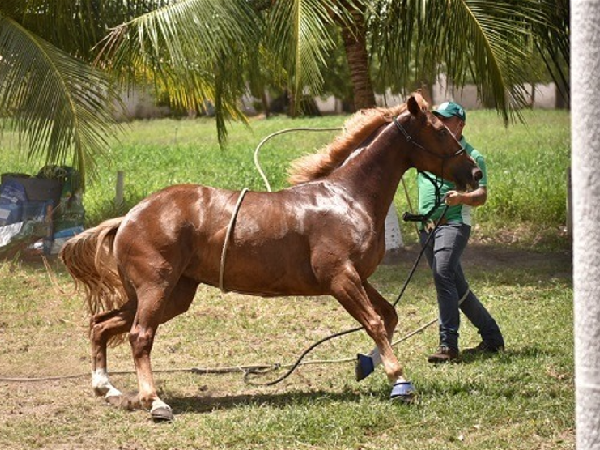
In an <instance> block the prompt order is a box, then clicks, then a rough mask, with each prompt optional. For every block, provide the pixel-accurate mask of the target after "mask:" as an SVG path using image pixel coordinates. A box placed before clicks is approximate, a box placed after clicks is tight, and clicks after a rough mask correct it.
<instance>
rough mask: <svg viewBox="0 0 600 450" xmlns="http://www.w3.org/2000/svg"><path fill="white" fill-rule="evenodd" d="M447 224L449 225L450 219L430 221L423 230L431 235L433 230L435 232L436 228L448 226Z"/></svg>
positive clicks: (443, 218) (424, 225)
mask: <svg viewBox="0 0 600 450" xmlns="http://www.w3.org/2000/svg"><path fill="white" fill-rule="evenodd" d="M438 222H439V223H438ZM447 223H448V219H446V218H445V217H442V218H441V219H438V220H428V221H427V222H425V223H424V224H423V229H424V230H425V231H427V232H428V233H431V232H432V231H433V230H435V227H436V226H442V225H446V224H447Z"/></svg>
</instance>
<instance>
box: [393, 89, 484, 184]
mask: <svg viewBox="0 0 600 450" xmlns="http://www.w3.org/2000/svg"><path fill="white" fill-rule="evenodd" d="M425 105H426V103H424V101H423V99H422V97H421V96H420V95H418V94H416V95H413V96H411V97H410V98H409V99H408V101H407V102H406V106H407V110H408V111H407V112H406V113H404V114H402V115H401V116H399V117H398V118H397V119H396V125H397V126H398V128H399V129H400V131H401V132H402V133H403V134H404V137H405V138H406V140H407V141H409V142H410V143H411V144H412V146H413V147H414V151H411V152H410V159H411V161H412V166H413V167H415V168H416V169H417V170H419V171H427V172H431V173H433V174H435V175H437V176H439V177H442V178H445V179H447V180H450V181H452V182H453V183H454V184H455V185H456V187H457V189H459V190H465V189H466V187H467V186H470V187H472V188H476V187H477V186H478V185H479V180H480V179H481V178H482V176H483V172H482V171H481V169H480V168H479V167H478V166H477V164H475V161H474V160H473V159H472V158H471V157H470V156H469V155H468V154H467V152H465V151H464V149H463V148H462V147H461V145H460V144H459V143H458V141H457V140H456V139H455V137H454V135H453V134H452V133H451V132H450V130H449V129H448V128H446V126H445V125H444V124H443V123H442V121H441V120H439V119H438V118H437V117H435V116H434V115H433V114H432V113H431V112H429V111H428V110H427V108H426V106H425Z"/></svg>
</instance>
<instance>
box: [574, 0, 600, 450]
mask: <svg viewBox="0 0 600 450" xmlns="http://www.w3.org/2000/svg"><path fill="white" fill-rule="evenodd" d="M571 55H572V56H571V58H572V61H571V86H572V96H571V98H572V99H573V100H572V115H571V124H572V125H571V133H572V170H573V171H572V177H573V179H572V181H573V287H574V302H575V309H574V312H575V328H574V331H575V380H576V381H575V389H576V402H577V407H576V420H577V449H578V450H599V449H600V230H599V227H598V224H600V125H599V124H598V119H599V114H598V105H600V75H599V74H600V1H598V0H572V1H571Z"/></svg>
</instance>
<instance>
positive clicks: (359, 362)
mask: <svg viewBox="0 0 600 450" xmlns="http://www.w3.org/2000/svg"><path fill="white" fill-rule="evenodd" d="M374 370H375V365H374V364H373V358H371V357H370V356H369V355H363V354H362V353H359V354H358V355H356V363H355V364H354V374H355V376H356V381H360V380H364V379H365V378H367V377H368V376H369V375H371V374H372V373H373V371H374Z"/></svg>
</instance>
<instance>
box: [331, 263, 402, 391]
mask: <svg viewBox="0 0 600 450" xmlns="http://www.w3.org/2000/svg"><path fill="white" fill-rule="evenodd" d="M331 287H332V292H333V295H334V297H335V298H337V299H338V301H339V302H340V303H341V305H342V306H343V307H344V308H345V309H346V311H348V312H349V313H350V315H352V317H354V318H355V319H356V320H357V321H358V322H359V323H360V324H361V325H362V326H363V327H364V328H365V330H366V332H367V334H368V335H369V336H370V337H371V338H372V339H373V341H375V344H376V345H377V348H378V349H379V353H380V355H381V362H382V364H383V367H384V370H385V373H386V375H387V377H388V379H389V380H390V383H391V384H392V385H393V388H392V393H391V397H392V398H399V399H401V400H404V401H410V400H412V398H413V395H414V388H413V386H412V384H411V383H410V382H409V381H407V380H406V379H404V377H403V375H402V366H401V365H400V363H399V362H398V359H397V358H396V356H395V355H394V352H393V350H392V346H391V345H390V339H389V337H390V336H391V333H392V332H393V329H394V328H395V326H396V323H397V316H396V313H395V311H394V312H393V313H392V312H391V310H390V306H391V305H389V303H388V302H387V301H385V299H383V297H381V296H380V295H379V293H377V295H375V293H376V292H377V291H375V289H374V288H372V287H371V286H370V285H369V284H368V283H366V282H364V283H363V281H362V280H361V278H360V276H359V275H358V273H357V272H356V271H355V270H354V268H353V267H351V266H348V267H346V268H345V269H344V270H343V272H342V273H340V274H339V275H338V276H336V277H335V278H334V279H333V281H332V285H331ZM367 291H368V292H369V294H370V295H369V294H367ZM370 297H372V299H371V298H370ZM372 300H374V301H372ZM383 302H385V303H386V304H387V306H386V305H385V304H384V303H383ZM378 312H379V313H378ZM380 314H381V315H380ZM382 317H384V318H388V319H389V320H390V323H389V324H386V323H385V321H384V320H383V319H382Z"/></svg>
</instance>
